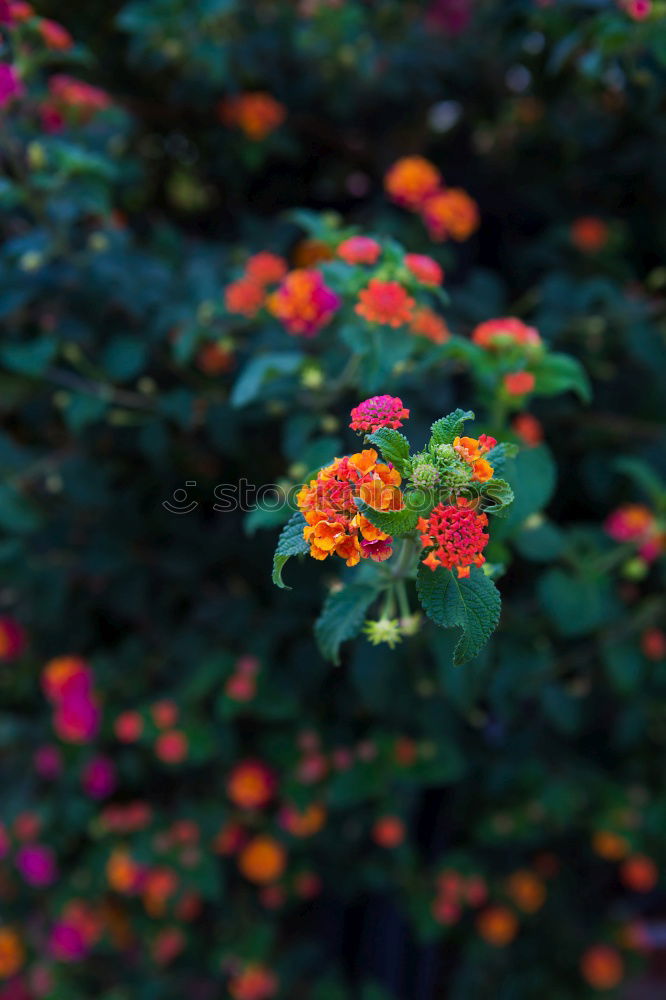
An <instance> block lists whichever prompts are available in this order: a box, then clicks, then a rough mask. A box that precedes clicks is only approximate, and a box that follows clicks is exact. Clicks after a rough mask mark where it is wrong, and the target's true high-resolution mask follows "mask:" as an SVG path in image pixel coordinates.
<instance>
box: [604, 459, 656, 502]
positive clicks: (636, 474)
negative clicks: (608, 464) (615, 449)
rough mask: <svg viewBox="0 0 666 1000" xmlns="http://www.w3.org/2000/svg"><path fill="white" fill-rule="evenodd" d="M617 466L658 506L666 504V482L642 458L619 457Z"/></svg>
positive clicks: (619, 470)
mask: <svg viewBox="0 0 666 1000" xmlns="http://www.w3.org/2000/svg"><path fill="white" fill-rule="evenodd" d="M615 468H616V469H617V470H618V472H622V473H624V475H625V476H628V477H629V478H630V479H631V480H632V482H634V483H635V484H636V486H638V487H640V489H642V490H643V491H644V492H645V494H646V495H647V496H648V497H649V498H650V500H651V501H652V503H653V504H654V505H655V506H656V507H663V506H664V505H665V504H666V482H664V480H663V479H662V478H661V477H660V476H658V475H657V474H656V473H655V471H654V469H652V468H651V467H650V466H649V465H648V464H647V462H642V461H641V460H640V458H618V460H617V461H616V462H615Z"/></svg>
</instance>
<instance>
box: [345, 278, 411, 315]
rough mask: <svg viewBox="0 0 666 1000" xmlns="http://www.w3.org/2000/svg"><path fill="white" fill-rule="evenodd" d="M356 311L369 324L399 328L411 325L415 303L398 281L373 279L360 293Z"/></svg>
mask: <svg viewBox="0 0 666 1000" xmlns="http://www.w3.org/2000/svg"><path fill="white" fill-rule="evenodd" d="M358 298H359V301H358V303H357V304H356V306H355V311H356V313H357V314H358V315H359V316H362V317H363V318H364V319H366V320H367V321H368V322H369V323H380V324H382V325H383V326H392V327H398V326H403V325H404V324H406V323H409V321H410V319H411V317H412V309H413V308H414V305H415V302H414V299H413V298H411V296H410V295H408V293H407V292H406V291H405V289H404V288H403V287H402V285H401V284H400V283H399V282H398V281H381V280H380V279H379V278H373V279H372V280H371V281H370V282H369V283H368V285H367V287H366V288H363V289H361V291H360V292H359V296H358Z"/></svg>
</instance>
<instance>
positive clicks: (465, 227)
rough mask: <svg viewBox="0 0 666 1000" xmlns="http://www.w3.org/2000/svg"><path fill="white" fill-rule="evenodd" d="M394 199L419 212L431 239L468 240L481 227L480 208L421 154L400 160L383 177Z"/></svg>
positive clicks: (398, 203)
mask: <svg viewBox="0 0 666 1000" xmlns="http://www.w3.org/2000/svg"><path fill="white" fill-rule="evenodd" d="M384 188H385V190H386V192H387V194H388V196H389V198H391V200H392V201H394V202H395V203H396V204H397V205H401V206H402V207H403V208H406V209H408V210H409V211H411V212H418V213H419V214H420V215H421V218H422V219H423V221H424V223H425V225H426V228H427V229H428V232H429V234H430V237H431V239H433V240H436V241H437V242H439V241H441V240H446V239H452V240H456V241H459V242H460V241H462V240H467V239H469V237H470V236H471V235H472V234H473V233H475V232H476V230H477V229H478V228H479V209H478V206H477V204H476V202H475V201H474V199H473V198H471V197H470V196H469V195H468V194H467V192H466V191H463V190H462V188H447V187H445V186H444V182H443V179H442V176H441V174H440V172H439V170H438V169H437V167H435V165H434V164H433V163H430V161H429V160H426V159H425V158H424V157H422V156H405V157H402V159H400V160H397V161H396V162H395V163H394V164H393V166H392V167H391V168H390V170H389V171H388V173H387V174H386V176H385V178H384Z"/></svg>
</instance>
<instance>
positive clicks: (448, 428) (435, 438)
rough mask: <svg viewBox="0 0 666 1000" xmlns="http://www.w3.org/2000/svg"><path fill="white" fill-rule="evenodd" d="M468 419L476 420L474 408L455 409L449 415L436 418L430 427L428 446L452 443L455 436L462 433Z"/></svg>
mask: <svg viewBox="0 0 666 1000" xmlns="http://www.w3.org/2000/svg"><path fill="white" fill-rule="evenodd" d="M466 420H474V413H473V412H472V410H454V411H453V413H449V415H448V416H447V417H442V418H441V420H436V421H435V423H434V424H433V425H432V427H431V428H430V442H429V445H428V447H429V448H430V447H433V446H434V445H436V444H451V443H452V442H453V440H454V438H457V437H459V436H460V435H461V434H462V432H463V429H464V424H465V421H466Z"/></svg>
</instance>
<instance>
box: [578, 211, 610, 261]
mask: <svg viewBox="0 0 666 1000" xmlns="http://www.w3.org/2000/svg"><path fill="white" fill-rule="evenodd" d="M570 235H571V242H572V243H573V245H574V246H575V247H576V249H577V250H580V252H581V253H598V252H599V250H603V248H604V247H605V246H606V244H607V243H608V236H609V229H608V223H607V222H604V220H603V219H599V218H597V216H595V215H582V216H581V217H580V218H579V219H575V220H574V222H572V223H571V230H570Z"/></svg>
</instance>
